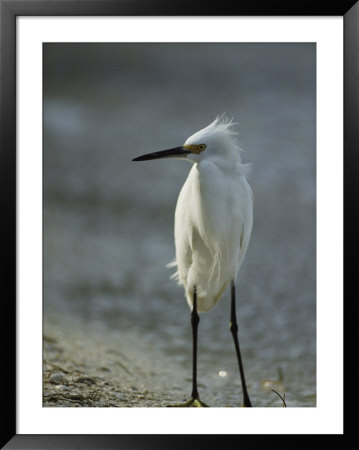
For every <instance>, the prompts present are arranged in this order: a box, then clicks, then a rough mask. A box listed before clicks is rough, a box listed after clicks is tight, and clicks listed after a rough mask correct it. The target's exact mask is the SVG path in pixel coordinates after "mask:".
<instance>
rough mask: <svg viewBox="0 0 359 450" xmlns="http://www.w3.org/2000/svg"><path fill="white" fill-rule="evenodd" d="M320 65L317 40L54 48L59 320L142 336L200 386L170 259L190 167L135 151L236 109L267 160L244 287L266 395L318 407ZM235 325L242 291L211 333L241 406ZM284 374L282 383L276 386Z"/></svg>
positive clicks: (220, 389)
mask: <svg viewBox="0 0 359 450" xmlns="http://www.w3.org/2000/svg"><path fill="white" fill-rule="evenodd" d="M315 64H316V61H315V45H314V44H45V45H44V320H45V321H46V317H49V316H50V315H54V314H55V315H58V316H61V317H64V318H66V317H72V318H74V317H79V318H81V320H85V321H88V322H91V321H97V322H101V323H103V324H104V325H105V326H106V327H107V330H108V333H111V330H113V331H115V330H116V332H120V333H121V332H122V333H124V335H125V334H132V335H134V336H138V339H140V340H143V341H146V342H147V343H148V344H149V345H151V346H152V348H153V352H154V353H153V355H154V358H158V360H156V364H157V367H158V371H159V373H160V372H161V366H162V367H163V368H166V371H168V370H169V368H170V369H171V370H173V373H176V374H177V375H178V374H181V376H182V379H183V383H182V384H181V389H182V388H183V392H184V393H189V392H190V373H191V328H190V321H189V314H190V312H189V309H188V306H187V304H186V301H185V298H184V294H183V291H182V288H180V287H178V286H177V285H176V283H175V282H174V281H172V280H170V279H169V277H170V275H171V273H172V272H171V269H167V268H166V267H165V265H166V264H167V263H168V262H170V261H171V260H173V258H174V243H173V214H174V209H175V204H176V199H177V195H178V193H179V190H180V188H181V186H182V184H183V182H184V180H185V179H186V176H187V174H188V172H189V170H190V167H191V166H190V164H189V163H187V162H185V161H176V160H161V161H149V162H145V163H134V162H131V159H132V158H134V157H135V156H139V155H141V154H144V153H148V152H151V151H156V150H162V149H165V148H171V147H175V146H178V145H181V144H182V143H183V142H184V141H185V139H186V138H187V137H188V136H190V135H191V134H192V133H194V132H195V131H197V130H198V129H200V128H202V127H204V126H206V125H207V124H208V123H210V122H211V121H212V120H213V119H214V118H215V117H216V116H217V115H219V114H221V113H223V112H225V113H227V115H228V116H229V117H234V119H235V121H236V122H239V126H238V131H239V132H240V135H239V142H240V146H241V147H242V148H243V149H244V152H243V161H244V162H250V163H251V164H252V170H251V174H250V176H249V182H250V184H251V186H252V189H253V193H254V199H255V203H254V228H253V234H252V239H251V243H250V246H249V250H248V253H247V256H246V259H245V262H244V264H243V266H242V269H241V272H240V276H239V281H238V285H237V313H238V322H239V337H240V343H241V349H242V356H243V360H244V366H245V373H246V378H247V382H248V386H249V391H250V393H251V398H252V403H253V404H254V405H255V406H272V405H274V406H277V405H280V403H278V402H277V401H276V399H275V397H276V396H275V395H274V394H273V393H272V392H271V391H270V389H268V387H269V388H270V387H273V388H275V389H276V390H278V391H280V390H281V389H282V392H285V394H286V400H287V405H288V406H315V405H316V248H315V247H316V235H315V227H316V222H315V217H316V147H315V139H316V135H315V130H316V126H315V117H316V111H315V96H316V91H315V82H316V81H315V80H316V73H315V68H316V66H315ZM228 323H229V292H228V291H227V292H226V293H225V295H224V297H223V298H222V300H221V301H220V302H219V304H218V305H217V306H216V307H215V308H214V309H213V310H212V311H210V312H208V313H204V314H203V315H201V322H200V328H199V361H198V373H199V383H200V385H199V388H200V394H201V396H202V398H203V400H204V401H208V402H209V403H210V404H211V405H213V406H238V401H240V392H241V389H240V381H239V376H238V373H237V372H238V368H237V363H236V360H235V354H234V348H233V343H232V338H231V335H230V332H229V327H228ZM278 370H281V371H282V373H283V377H284V379H283V382H282V385H280V384H278V383H274V384H271V382H269V381H266V380H274V381H276V380H277V379H278ZM220 372H221V375H226V376H220ZM164 373H165V370H164ZM158 383H161V377H160V376H159V378H158ZM266 387H267V389H266ZM184 396H185V394H184Z"/></svg>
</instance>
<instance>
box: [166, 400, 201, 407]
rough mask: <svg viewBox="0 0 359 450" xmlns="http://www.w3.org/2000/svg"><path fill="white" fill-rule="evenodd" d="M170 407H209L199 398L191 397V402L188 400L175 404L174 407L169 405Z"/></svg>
mask: <svg viewBox="0 0 359 450" xmlns="http://www.w3.org/2000/svg"><path fill="white" fill-rule="evenodd" d="M168 406H169V407H175V408H188V407H192V408H202V407H207V408H208V405H206V404H205V403H204V402H202V401H201V400H200V399H199V397H197V398H193V397H191V398H190V399H189V400H187V401H186V402H184V403H175V404H174V405H168Z"/></svg>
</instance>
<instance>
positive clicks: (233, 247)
mask: <svg viewBox="0 0 359 450" xmlns="http://www.w3.org/2000/svg"><path fill="white" fill-rule="evenodd" d="M233 125H235V124H234V123H233V122H232V121H231V120H228V119H225V118H224V117H223V116H221V117H217V118H216V119H215V120H214V122H212V123H211V124H210V125H208V126H207V127H206V128H203V129H201V130H199V131H197V132H196V133H195V134H193V135H192V136H191V137H189V138H188V139H187V140H186V142H185V143H184V144H183V145H182V146H180V147H176V148H173V149H170V150H163V151H159V152H155V153H149V154H146V155H143V156H140V157H138V158H135V159H133V161H146V160H150V159H158V158H176V159H185V160H188V161H190V162H191V163H192V164H193V167H192V169H191V171H190V173H189V175H188V178H187V180H186V182H185V183H184V185H183V187H182V190H181V192H180V194H179V197H178V201H177V206H176V212H175V233H174V234H175V247H176V260H175V262H174V263H173V265H174V266H177V272H176V274H175V275H174V276H175V277H176V278H177V280H178V282H179V283H180V284H181V285H183V286H184V289H185V295H186V297H187V302H188V304H189V306H190V308H191V310H192V312H191V324H192V334H193V374H192V375H193V378H192V396H191V398H190V400H188V401H187V402H185V403H184V404H181V405H174V406H207V405H205V404H204V403H203V402H202V401H201V400H200V398H199V394H198V390H197V329H198V323H199V315H198V312H202V311H208V310H210V309H211V308H213V307H214V305H215V304H216V303H217V302H218V301H219V299H220V298H221V296H222V295H223V293H224V291H225V290H226V288H227V286H228V285H231V317H230V330H231V333H232V335H233V340H234V345H235V350H236V354H237V359H238V365H239V372H240V378H241V383H242V390H243V404H244V406H252V405H251V402H250V399H249V395H248V391H247V387H246V382H245V377H244V370H243V364H242V359H241V353H240V348H239V342H238V324H237V319H236V304H235V281H236V278H237V275H238V272H239V269H240V267H241V265H242V262H243V259H244V256H245V254H246V252H247V248H248V244H249V240H250V236H251V232H252V220H253V195H252V190H251V188H250V186H249V184H248V182H247V180H246V172H247V170H246V169H247V167H246V164H242V162H241V157H240V149H239V147H238V145H237V143H236V139H235V137H236V134H237V133H236V132H234V131H233V128H232V127H233Z"/></svg>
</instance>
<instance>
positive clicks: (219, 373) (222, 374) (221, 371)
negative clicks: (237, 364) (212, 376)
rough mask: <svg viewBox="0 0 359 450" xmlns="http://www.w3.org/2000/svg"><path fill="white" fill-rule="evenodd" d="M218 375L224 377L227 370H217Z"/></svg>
mask: <svg viewBox="0 0 359 450" xmlns="http://www.w3.org/2000/svg"><path fill="white" fill-rule="evenodd" d="M218 375H219V376H220V377H222V378H224V377H226V376H227V372H226V371H225V370H220V371H219V372H218Z"/></svg>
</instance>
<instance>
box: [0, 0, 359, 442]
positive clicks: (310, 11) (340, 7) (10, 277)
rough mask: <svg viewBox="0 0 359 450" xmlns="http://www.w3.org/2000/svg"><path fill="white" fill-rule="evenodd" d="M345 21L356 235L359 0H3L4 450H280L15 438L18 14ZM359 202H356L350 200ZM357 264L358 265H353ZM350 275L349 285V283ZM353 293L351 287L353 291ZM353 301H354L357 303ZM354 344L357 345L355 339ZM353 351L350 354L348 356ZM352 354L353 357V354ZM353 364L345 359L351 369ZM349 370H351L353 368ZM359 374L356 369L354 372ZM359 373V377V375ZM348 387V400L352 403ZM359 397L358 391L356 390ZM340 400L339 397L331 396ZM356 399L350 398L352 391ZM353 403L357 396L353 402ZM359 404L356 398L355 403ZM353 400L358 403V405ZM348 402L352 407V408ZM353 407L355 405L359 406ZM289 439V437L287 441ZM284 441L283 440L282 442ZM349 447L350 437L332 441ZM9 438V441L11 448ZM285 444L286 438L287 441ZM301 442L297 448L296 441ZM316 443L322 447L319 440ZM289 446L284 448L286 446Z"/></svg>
mask: <svg viewBox="0 0 359 450" xmlns="http://www.w3.org/2000/svg"><path fill="white" fill-rule="evenodd" d="M58 15H61V16H116V15H117V16H126V15H136V16H154V15H156V16H157V15H162V16H180V15H187V16H246V15H254V16H258V15H260V16H286V15H288V16H296V15H297V16H298V15H300V16H343V18H344V69H345V70H344V179H345V186H344V192H345V194H346V196H345V199H344V208H345V211H346V216H345V218H346V220H345V231H346V232H348V233H350V232H351V231H352V230H353V232H352V233H350V236H351V237H353V236H355V234H354V232H356V233H357V230H358V227H357V226H356V225H357V222H356V221H355V215H354V211H355V206H356V204H357V203H353V202H354V201H355V195H350V196H349V195H348V192H353V190H354V188H355V187H354V186H355V185H354V180H355V178H357V177H358V175H357V173H358V171H357V168H358V167H359V165H358V154H357V152H355V150H357V149H358V146H357V144H358V134H359V126H358V124H359V81H358V80H359V77H358V73H359V62H358V50H357V46H358V43H359V2H358V0H336V1H334V2H328V1H326V0H299V1H297V2H293V1H291V2H290V1H288V0H287V1H285V0H256V1H253V0H252V1H250V0H238V1H237V2H236V3H233V2H228V1H226V0H225V1H222V2H220V4H219V3H218V2H213V1H211V0H208V1H207V2H204V1H203V2H202V1H200V0H192V1H191V2H186V0H183V1H178V0H172V1H168V0H26V1H24V0H0V30H1V31H0V33H1V34H0V45H1V55H0V56H1V65H0V70H1V74H0V75H1V78H0V79H1V91H0V95H1V97H0V99H1V101H0V155H1V160H0V170H1V175H0V180H1V181H2V183H3V187H2V189H1V212H2V218H3V220H2V221H1V222H2V224H3V231H2V233H1V242H2V247H1V248H2V252H1V254H2V256H3V260H4V265H3V267H4V268H3V272H2V275H3V281H2V286H3V292H6V293H7V294H6V296H4V295H3V299H2V314H1V317H2V320H1V325H0V330H1V343H2V348H3V351H2V358H1V362H2V364H1V365H2V370H1V371H0V375H1V378H2V383H1V384H0V386H1V387H2V396H1V397H2V398H1V408H2V410H3V417H4V418H5V419H3V420H2V423H1V428H2V431H1V440H0V444H1V445H2V447H1V448H3V446H4V445H5V444H6V443H7V444H6V447H4V448H11V449H15V448H23V449H24V448H34V449H35V448H36V449H48V448H62V449H65V448H86V449H95V448H96V449H97V448H101V449H105V448H108V449H109V448H126V449H148V448H156V449H167V448H172V449H173V450H174V449H182V448H184V447H185V446H187V447H189V448H191V447H192V446H193V447H194V446H201V445H208V444H210V446H212V445H213V446H216V447H222V446H223V445H226V446H229V445H233V446H236V447H237V446H239V445H246V444H247V445H248V444H252V445H256V444H259V445H261V444H262V445H263V444H264V442H266V443H267V442H268V438H269V437H270V438H271V440H272V444H273V443H274V441H275V446H276V447H277V446H278V445H280V442H279V439H277V438H278V437H279V436H282V435H271V436H268V435H191V436H189V435H88V436H86V435H16V17H17V16H58ZM352 199H353V200H352ZM348 241H349V239H347V240H346V241H345V247H344V250H345V256H346V259H347V260H348V259H349V257H350V256H348V255H349V253H350V250H352V249H353V247H354V246H353V243H354V242H353V240H351V242H350V244H349V243H348ZM354 261H355V259H354ZM350 279H351V278H350V275H348V273H347V274H346V276H345V278H344V281H345V282H346V283H347V284H346V285H347V286H348V280H349V281H350ZM348 290H349V289H348ZM353 303H354V302H353ZM353 303H351V305H348V303H347V304H346V305H345V306H346V308H345V309H346V311H345V312H346V313H345V317H346V319H348V317H349V321H348V320H347V326H348V327H349V328H350V325H354V314H353V313H352V314H351V311H349V310H350V308H353ZM353 341H355V339H353ZM348 353H349V350H348V348H347V349H346V352H345V356H347V355H348ZM351 354H352V352H351ZM353 359H354V358H346V364H347V365H348V364H349V361H350V360H353ZM350 372H352V371H351V370H350ZM354 372H355V371H354ZM356 373H358V372H357V371H356ZM348 391H349V389H347V390H346V396H345V399H346V400H349V396H348ZM350 391H351V393H352V394H354V392H355V391H354V390H350ZM333 395H335V393H333ZM349 395H350V392H349ZM354 399H355V397H354ZM351 400H353V397H352V398H351ZM354 401H355V400H354ZM346 403H347V404H348V401H347V402H346ZM354 406H355V405H354ZM347 419H348V420H347V421H346V424H345V434H347V432H348V431H351V430H352V427H351V425H352V424H353V420H352V419H350V418H349V417H348V418H347ZM287 436H288V435H287ZM291 436H293V437H294V436H295V438H296V439H298V440H299V441H300V442H301V444H302V445H303V444H305V443H307V442H308V444H309V445H310V444H311V443H313V444H314V442H315V441H317V438H318V437H319V435H316V436H314V435H289V436H288V437H291ZM282 437H283V436H282ZM331 438H332V439H334V440H335V441H337V442H338V444H342V445H343V438H344V435H331ZM9 440H10V442H8V441H9ZM283 441H286V439H283ZM298 443H299V442H298ZM316 443H317V442H316ZM285 445H286V444H285Z"/></svg>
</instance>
